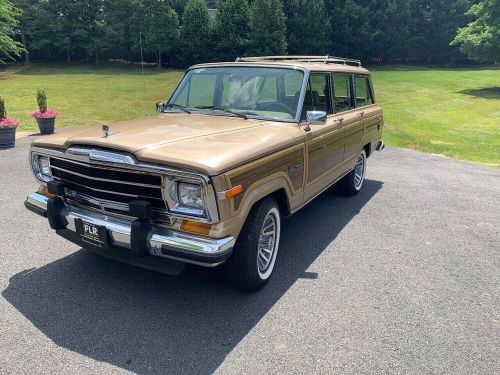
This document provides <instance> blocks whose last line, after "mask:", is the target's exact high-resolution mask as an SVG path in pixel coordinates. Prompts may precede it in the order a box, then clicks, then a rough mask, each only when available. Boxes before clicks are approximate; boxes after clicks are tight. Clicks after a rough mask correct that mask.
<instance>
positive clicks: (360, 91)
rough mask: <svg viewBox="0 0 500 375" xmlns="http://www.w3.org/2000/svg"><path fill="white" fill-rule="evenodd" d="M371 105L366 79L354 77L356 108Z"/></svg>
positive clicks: (370, 95) (369, 90) (368, 85)
mask: <svg viewBox="0 0 500 375" xmlns="http://www.w3.org/2000/svg"><path fill="white" fill-rule="evenodd" d="M370 104H373V95H372V90H371V88H370V81H369V80H368V77H364V76H356V107H364V106H365V105H370Z"/></svg>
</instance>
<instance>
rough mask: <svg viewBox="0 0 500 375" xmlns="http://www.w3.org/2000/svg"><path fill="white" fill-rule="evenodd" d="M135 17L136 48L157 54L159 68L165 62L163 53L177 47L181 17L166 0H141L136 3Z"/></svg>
mask: <svg viewBox="0 0 500 375" xmlns="http://www.w3.org/2000/svg"><path fill="white" fill-rule="evenodd" d="M135 5H136V10H135V14H134V17H133V23H134V26H135V30H133V31H134V32H135V43H134V48H135V50H137V51H138V50H139V48H140V42H141V40H142V47H143V50H144V51H145V52H146V53H153V54H155V56H156V62H157V68H158V69H160V68H161V66H162V64H163V58H162V55H163V54H168V53H170V52H172V51H173V50H174V48H176V47H177V42H178V38H179V19H178V17H177V13H175V11H174V10H173V9H172V8H171V7H170V5H169V4H168V2H167V1H164V0H140V1H137V2H136V3H135Z"/></svg>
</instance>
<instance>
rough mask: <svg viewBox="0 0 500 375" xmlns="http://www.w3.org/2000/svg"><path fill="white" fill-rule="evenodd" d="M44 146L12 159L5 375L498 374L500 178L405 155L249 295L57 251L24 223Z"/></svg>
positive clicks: (4, 168) (1, 234)
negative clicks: (35, 160) (31, 156)
mask: <svg viewBox="0 0 500 375" xmlns="http://www.w3.org/2000/svg"><path fill="white" fill-rule="evenodd" d="M30 138H31V137H28V138H24V139H19V140H18V145H17V147H16V148H15V149H10V150H2V151H0V215H1V216H0V217H1V221H0V223H1V226H0V259H1V261H0V292H1V297H0V373H9V374H10V373H60V374H64V373H73V374H74V373H78V372H82V373H83V372H85V373H126V372H133V373H139V374H181V373H186V374H208V373H212V372H218V373H220V374H235V373H241V374H259V373H260V374H264V373H265V374H273V373H276V374H277V373H287V374H293V373H296V374H303V373H322V374H331V373H349V374H360V373H364V374H378V373H393V374H396V373H407V374H425V373H448V374H460V373H463V374H466V373H467V374H476V373H477V374H493V373H499V372H500V362H499V358H500V298H499V297H500V234H499V228H500V170H498V169H493V168H488V167H483V166H478V165H472V164H468V163H463V162H458V161H452V160H447V159H444V158H440V157H436V156H431V155H426V154H422V153H417V152H414V151H410V150H403V149H391V148H389V149H386V150H385V151H384V152H382V153H378V154H376V155H375V156H374V157H372V158H370V159H369V161H368V162H369V164H368V174H367V178H368V180H367V181H366V186H365V187H364V190H363V192H362V193H361V194H360V195H359V196H357V197H353V198H346V197H343V196H341V195H338V194H336V193H335V192H327V193H325V194H323V195H322V196H320V197H319V198H318V199H316V200H315V201H314V202H313V203H311V204H310V205H309V206H307V207H306V208H305V209H303V210H302V211H301V212H299V213H298V214H296V215H294V216H292V217H291V218H289V219H286V221H285V222H284V225H283V227H284V229H283V230H284V232H283V234H282V243H281V247H280V254H279V256H278V260H277V265H276V272H275V275H274V277H273V279H272V280H271V282H270V284H269V285H267V286H266V287H265V288H264V289H263V290H261V291H259V292H257V293H252V294H249V293H242V292H240V291H237V290H234V289H231V288H230V287H228V286H227V285H226V284H225V283H224V278H223V275H222V274H221V272H218V271H217V270H207V269H200V268H197V267H188V268H187V269H186V271H185V272H184V273H183V274H182V275H181V276H180V277H169V276H166V275H162V274H157V273H153V272H150V271H146V270H141V269H136V268H134V267H131V266H128V265H124V264H120V263H116V262H114V261H111V260H108V259H104V258H101V257H99V256H97V255H94V254H92V253H89V252H87V251H85V250H82V249H80V248H78V247H77V246H75V245H73V244H70V243H68V242H66V241H65V240H63V239H61V238H59V237H58V236H56V235H55V234H54V233H52V231H51V230H50V229H49V227H48V223H47V222H46V221H45V220H44V219H42V218H40V217H38V216H36V215H34V214H32V213H30V212H28V211H26V210H25V209H24V206H23V200H24V198H25V196H26V195H27V194H28V193H29V192H31V191H33V189H35V187H36V184H35V182H34V180H33V178H32V176H31V173H30V171H29V168H28V147H29V142H30V141H31V140H32V138H31V139H30Z"/></svg>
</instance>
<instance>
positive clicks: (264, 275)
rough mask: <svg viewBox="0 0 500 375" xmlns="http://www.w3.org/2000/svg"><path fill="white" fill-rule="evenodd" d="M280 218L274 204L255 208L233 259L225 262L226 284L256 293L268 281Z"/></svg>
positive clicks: (279, 228)
mask: <svg viewBox="0 0 500 375" xmlns="http://www.w3.org/2000/svg"><path fill="white" fill-rule="evenodd" d="M280 231H281V215H280V211H279V208H278V205H277V204H276V202H275V201H274V200H273V199H271V198H267V199H264V200H262V201H260V202H259V203H257V204H256V206H254V207H253V208H252V210H251V212H250V214H249V216H248V218H247V221H246V222H245V225H244V226H243V229H242V231H241V234H240V236H239V237H238V241H237V242H236V246H235V248H234V253H233V255H232V256H231V257H230V258H229V259H228V260H227V261H226V263H225V268H226V274H227V277H228V279H229V281H230V282H231V283H232V284H234V285H237V286H239V287H242V288H245V289H249V290H256V289H259V288H261V287H262V286H263V285H264V284H265V283H266V282H267V281H268V280H269V278H270V277H271V274H272V273H273V270H274V263H275V262H276V255H277V253H278V247H279V242H280Z"/></svg>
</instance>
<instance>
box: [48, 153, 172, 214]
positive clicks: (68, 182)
mask: <svg viewBox="0 0 500 375" xmlns="http://www.w3.org/2000/svg"><path fill="white" fill-rule="evenodd" d="M50 168H51V172H52V176H53V178H54V180H57V181H61V182H63V183H64V186H65V188H66V196H67V198H68V199H70V200H72V201H75V202H77V203H80V204H81V205H85V206H89V207H92V208H95V209H98V210H101V211H105V212H110V213H118V214H122V215H128V214H129V202H130V201H131V200H135V199H140V200H145V201H148V202H150V203H151V206H152V208H153V219H157V220H159V221H162V222H165V221H167V220H166V219H167V217H168V210H167V207H166V205H165V201H164V200H163V193H162V177H161V176H160V175H155V174H151V173H149V172H148V173H147V174H146V173H140V172H134V171H128V170H120V169H115V168H110V167H102V166H99V165H93V164H89V163H82V162H77V161H73V160H67V159H59V158H54V157H51V158H50Z"/></svg>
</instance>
